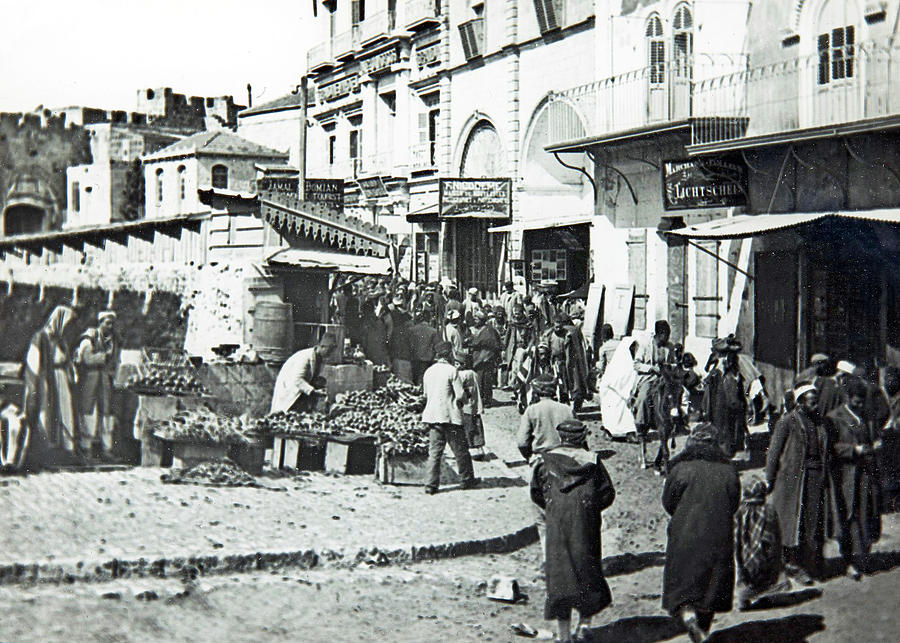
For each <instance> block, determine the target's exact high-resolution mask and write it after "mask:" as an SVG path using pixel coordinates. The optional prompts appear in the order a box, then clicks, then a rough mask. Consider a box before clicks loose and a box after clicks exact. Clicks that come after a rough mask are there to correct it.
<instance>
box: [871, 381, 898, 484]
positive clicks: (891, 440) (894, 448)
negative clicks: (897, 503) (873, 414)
mask: <svg viewBox="0 0 900 643" xmlns="http://www.w3.org/2000/svg"><path fill="white" fill-rule="evenodd" d="M884 392H885V394H886V395H887V398H888V419H887V420H886V421H885V423H884V425H883V427H882V432H881V439H882V440H883V441H884V446H882V448H881V453H880V455H881V458H880V466H879V469H880V470H881V484H882V489H883V490H884V493H885V495H886V496H888V498H892V497H893V496H894V495H895V494H896V493H897V490H898V488H900V369H898V368H895V367H893V366H888V367H887V368H886V369H885V371H884ZM876 428H877V427H876Z"/></svg>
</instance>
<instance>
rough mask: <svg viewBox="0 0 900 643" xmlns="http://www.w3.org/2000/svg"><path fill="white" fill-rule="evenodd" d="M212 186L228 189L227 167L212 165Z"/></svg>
mask: <svg viewBox="0 0 900 643" xmlns="http://www.w3.org/2000/svg"><path fill="white" fill-rule="evenodd" d="M212 186H213V187H214V188H222V189H223V190H227V189H228V168H227V167H225V166H224V165H213V168H212Z"/></svg>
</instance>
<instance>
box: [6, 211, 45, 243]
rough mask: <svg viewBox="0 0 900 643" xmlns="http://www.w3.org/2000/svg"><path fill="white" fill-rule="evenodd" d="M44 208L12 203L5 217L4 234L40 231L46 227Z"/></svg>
mask: <svg viewBox="0 0 900 643" xmlns="http://www.w3.org/2000/svg"><path fill="white" fill-rule="evenodd" d="M46 215H47V213H46V212H44V209H43V208H39V207H38V206H36V205H25V204H22V205H11V206H10V207H8V208H7V209H6V213H5V216H4V217H3V234H5V235H7V236H9V235H13V234H29V233H32V232H40V231H41V230H42V229H43V227H44V217H45V216H46Z"/></svg>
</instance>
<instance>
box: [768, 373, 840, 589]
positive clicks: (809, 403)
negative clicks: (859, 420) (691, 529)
mask: <svg viewBox="0 0 900 643" xmlns="http://www.w3.org/2000/svg"><path fill="white" fill-rule="evenodd" d="M794 399H795V400H796V406H795V407H794V409H793V410H792V411H791V412H790V413H787V414H785V415H783V416H782V417H781V418H780V419H779V420H778V423H777V424H776V425H775V430H774V431H773V433H772V439H771V441H770V443H769V452H768V454H767V455H766V484H767V485H768V487H769V493H770V494H771V503H772V506H773V507H774V508H775V511H776V512H777V514H778V524H779V528H780V531H781V542H782V546H783V547H784V560H785V571H786V572H787V573H788V575H790V576H793V577H794V578H796V579H797V580H798V581H799V582H800V583H802V584H803V585H811V584H812V583H813V579H820V578H822V575H823V564H824V561H823V547H824V544H825V522H826V512H825V509H826V491H827V485H828V478H827V474H828V459H829V457H828V456H829V451H830V443H829V439H828V435H827V433H826V431H825V429H824V428H823V426H822V425H821V423H820V419H819V417H818V407H819V399H818V392H817V391H816V387H815V386H813V385H812V384H801V385H800V386H798V387H797V388H795V389H794Z"/></svg>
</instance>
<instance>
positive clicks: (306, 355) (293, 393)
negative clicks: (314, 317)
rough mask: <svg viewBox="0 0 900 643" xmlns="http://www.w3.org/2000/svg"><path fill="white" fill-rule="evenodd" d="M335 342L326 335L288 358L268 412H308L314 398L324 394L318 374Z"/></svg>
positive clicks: (276, 380) (314, 400) (313, 402)
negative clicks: (316, 342) (313, 344)
mask: <svg viewBox="0 0 900 643" xmlns="http://www.w3.org/2000/svg"><path fill="white" fill-rule="evenodd" d="M335 347H336V346H335V339H334V337H332V336H331V335H328V334H325V335H323V336H322V339H320V340H319V343H318V344H316V345H315V346H312V347H310V348H304V349H303V350H300V351H297V352H296V353H294V354H293V355H291V356H290V357H289V358H288V359H287V361H286V362H285V363H284V364H283V365H282V367H281V370H280V371H278V377H277V378H275V389H274V391H273V392H272V407H271V409H270V411H269V412H270V413H278V412H286V411H311V410H313V409H314V408H315V405H316V401H317V400H316V395H323V394H324V390H323V387H324V386H325V382H324V380H323V378H322V377H321V375H320V374H321V372H322V369H323V367H324V366H325V359H326V358H327V357H328V356H329V355H331V353H332V352H333V351H334V349H335Z"/></svg>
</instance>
